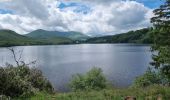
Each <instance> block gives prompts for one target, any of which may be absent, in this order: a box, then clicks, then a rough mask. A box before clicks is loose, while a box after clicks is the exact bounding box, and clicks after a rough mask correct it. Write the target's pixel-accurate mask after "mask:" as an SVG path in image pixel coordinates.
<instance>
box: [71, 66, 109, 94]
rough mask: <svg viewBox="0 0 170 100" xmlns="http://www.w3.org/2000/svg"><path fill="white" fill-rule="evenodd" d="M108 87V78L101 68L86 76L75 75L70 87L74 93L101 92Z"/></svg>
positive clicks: (94, 69) (93, 69)
mask: <svg viewBox="0 0 170 100" xmlns="http://www.w3.org/2000/svg"><path fill="white" fill-rule="evenodd" d="M106 86H107V83H106V78H105V77H104V75H103V73H102V70H101V69H100V68H92V69H91V70H90V71H89V72H87V73H86V74H85V75H81V74H77V75H74V76H73V79H72V81H71V83H70V87H71V89H72V90H73V91H78V90H100V89H104V88H106Z"/></svg>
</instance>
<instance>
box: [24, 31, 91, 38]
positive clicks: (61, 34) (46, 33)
mask: <svg viewBox="0 0 170 100" xmlns="http://www.w3.org/2000/svg"><path fill="white" fill-rule="evenodd" d="M25 36H28V37H32V38H41V39H49V38H54V37H64V38H69V39H72V40H86V39H88V38H89V36H87V35H85V34H82V33H80V32H73V31H70V32H59V31H46V30H42V29H39V30H35V31H33V32H31V33H28V34H26V35H25Z"/></svg>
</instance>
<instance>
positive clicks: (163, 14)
mask: <svg viewBox="0 0 170 100" xmlns="http://www.w3.org/2000/svg"><path fill="white" fill-rule="evenodd" d="M153 13H154V17H153V18H151V23H153V26H154V31H153V34H152V36H153V39H154V44H153V46H152V50H153V51H155V52H156V53H157V54H155V55H153V63H152V64H153V65H154V66H155V68H158V69H160V70H161V73H162V74H163V75H165V77H166V78H168V79H169V82H170V0H165V3H164V4H162V5H161V6H160V7H159V8H158V9H155V10H154V11H153Z"/></svg>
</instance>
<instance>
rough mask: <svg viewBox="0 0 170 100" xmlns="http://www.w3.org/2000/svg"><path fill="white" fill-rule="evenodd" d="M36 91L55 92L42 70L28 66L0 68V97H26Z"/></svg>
mask: <svg viewBox="0 0 170 100" xmlns="http://www.w3.org/2000/svg"><path fill="white" fill-rule="evenodd" d="M36 91H47V92H52V91H53V88H52V85H51V84H50V83H49V81H48V80H47V79H46V78H44V76H43V75H42V72H41V71H40V70H38V69H35V68H29V67H27V66H18V67H14V66H12V65H8V66H7V67H0V95H6V96H10V97H19V96H23V97H24V96H31V95H33V94H34V93H35V92H36Z"/></svg>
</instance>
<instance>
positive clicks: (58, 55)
mask: <svg viewBox="0 0 170 100" xmlns="http://www.w3.org/2000/svg"><path fill="white" fill-rule="evenodd" d="M14 49H15V50H16V51H20V50H23V53H22V60H24V61H25V62H27V63H29V62H31V61H34V60H36V64H35V65H34V66H38V68H39V69H41V70H42V71H43V74H44V76H46V77H47V78H48V79H49V80H50V82H51V83H52V84H53V86H54V88H55V90H57V91H68V83H69V81H70V79H71V77H72V75H74V74H76V73H85V72H87V71H89V70H90V69H91V68H92V67H100V68H102V70H103V72H104V74H105V76H106V77H107V79H108V80H109V82H110V83H112V84H113V86H115V87H119V88H125V87H128V86H130V85H131V84H132V82H133V80H134V79H135V77H137V76H139V75H142V74H143V73H144V72H145V71H146V70H147V68H148V66H149V62H150V61H151V51H150V46H148V45H135V44H78V45H51V46H16V47H14ZM18 54H19V53H18ZM6 62H8V63H10V64H14V59H13V56H12V53H11V52H10V51H9V50H7V49H6V48H0V66H4V65H5V63H6Z"/></svg>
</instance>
